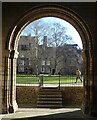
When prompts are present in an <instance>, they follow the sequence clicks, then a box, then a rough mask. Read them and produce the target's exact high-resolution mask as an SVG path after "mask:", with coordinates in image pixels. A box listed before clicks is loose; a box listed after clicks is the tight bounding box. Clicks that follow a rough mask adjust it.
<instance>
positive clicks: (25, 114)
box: [0, 108, 97, 120]
mask: <svg viewBox="0 0 97 120" xmlns="http://www.w3.org/2000/svg"><path fill="white" fill-rule="evenodd" d="M34 119H39V120H44V119H46V120H47V119H48V120H51V119H52V120H55V119H58V120H59V119H63V120H97V118H95V117H89V116H86V115H84V114H83V113H82V111H81V110H80V108H59V109H49V108H29V109H25V108H22V109H20V108H19V109H18V111H17V112H16V113H11V114H3V115H0V120H34Z"/></svg>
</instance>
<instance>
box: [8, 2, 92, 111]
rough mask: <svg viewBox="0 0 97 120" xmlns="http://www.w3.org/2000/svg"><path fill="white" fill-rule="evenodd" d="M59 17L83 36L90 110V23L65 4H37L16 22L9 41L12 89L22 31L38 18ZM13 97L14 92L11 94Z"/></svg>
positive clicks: (86, 108) (85, 107)
mask: <svg viewBox="0 0 97 120" xmlns="http://www.w3.org/2000/svg"><path fill="white" fill-rule="evenodd" d="M51 16H52V17H58V18H61V19H63V20H66V21H67V22H69V23H70V24H72V25H73V26H74V27H75V28H76V30H77V31H78V33H79V35H80V36H81V39H82V43H83V58H84V76H85V77H84V100H83V106H82V108H83V111H84V112H87V111H88V112H90V111H91V105H89V104H90V103H92V97H91V96H92V92H91V87H92V86H93V78H92V77H91V76H92V73H93V69H92V66H93V65H92V61H93V56H92V49H93V46H92V36H91V33H90V30H89V28H88V25H87V24H86V22H85V21H84V20H83V19H82V18H81V16H79V15H78V14H77V13H75V12H74V11H72V10H71V9H69V8H65V7H64V6H61V5H57V4H48V5H47V4H45V5H40V6H36V7H34V8H32V9H30V10H28V11H27V12H25V13H24V15H23V16H21V18H20V19H19V20H18V22H16V23H15V24H14V26H13V27H12V29H11V30H10V33H9V36H8V40H9V43H8V44H7V48H8V50H9V51H10V53H9V56H10V59H11V69H12V70H11V88H12V89H11V90H12V91H13V90H14V88H13V86H14V87H15V83H14V84H13V79H14V78H13V77H15V74H14V73H13V71H14V69H15V67H14V59H15V58H16V56H17V46H18V40H19V35H20V33H21V31H22V30H23V29H24V28H25V27H26V26H27V25H28V24H29V23H30V22H32V21H34V20H37V19H39V18H42V17H51ZM10 97H11V98H12V94H10ZM10 110H11V111H13V110H14V105H13V100H11V103H10Z"/></svg>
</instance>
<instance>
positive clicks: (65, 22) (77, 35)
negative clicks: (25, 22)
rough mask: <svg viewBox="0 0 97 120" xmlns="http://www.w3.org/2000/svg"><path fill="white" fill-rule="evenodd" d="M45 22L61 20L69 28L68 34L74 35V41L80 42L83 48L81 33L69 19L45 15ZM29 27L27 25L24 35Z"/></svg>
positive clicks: (79, 44)
mask: <svg viewBox="0 0 97 120" xmlns="http://www.w3.org/2000/svg"><path fill="white" fill-rule="evenodd" d="M41 19H42V20H43V21H44V22H46V23H49V22H50V23H55V22H59V23H60V24H62V25H63V26H64V27H66V28H67V31H66V33H67V35H70V36H71V37H72V40H73V41H72V43H75V44H78V46H79V47H80V48H81V49H82V48H83V46H82V41H81V37H80V35H79V33H78V32H77V30H76V29H75V28H74V27H73V26H72V25H71V24H70V23H69V22H67V21H65V20H63V19H60V18H56V17H44V18H41ZM27 31H28V28H27V27H26V28H25V29H24V30H23V32H22V33H21V34H22V35H25V34H27Z"/></svg>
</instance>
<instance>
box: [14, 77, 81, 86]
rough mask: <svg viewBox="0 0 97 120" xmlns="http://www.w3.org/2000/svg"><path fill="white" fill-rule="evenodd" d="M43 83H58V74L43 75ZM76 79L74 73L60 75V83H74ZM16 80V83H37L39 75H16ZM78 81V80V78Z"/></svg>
mask: <svg viewBox="0 0 97 120" xmlns="http://www.w3.org/2000/svg"><path fill="white" fill-rule="evenodd" d="M43 78H44V80H43V81H44V83H45V84H58V83H59V76H58V75H52V76H47V75H44V77H43ZM75 81H76V77H75V76H74V75H72V76H60V83H61V84H66V83H74V82H75ZM16 82H17V83H18V84H39V77H37V76H35V75H17V78H16ZM78 82H80V80H78Z"/></svg>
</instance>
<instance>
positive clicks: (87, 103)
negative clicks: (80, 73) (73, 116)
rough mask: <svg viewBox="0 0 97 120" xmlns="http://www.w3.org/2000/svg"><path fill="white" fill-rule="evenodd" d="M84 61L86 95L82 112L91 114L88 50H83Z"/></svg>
mask: <svg viewBox="0 0 97 120" xmlns="http://www.w3.org/2000/svg"><path fill="white" fill-rule="evenodd" d="M83 59H84V93H83V94H84V95H83V104H82V111H83V112H84V113H85V114H89V106H90V86H89V55H88V50H83Z"/></svg>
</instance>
